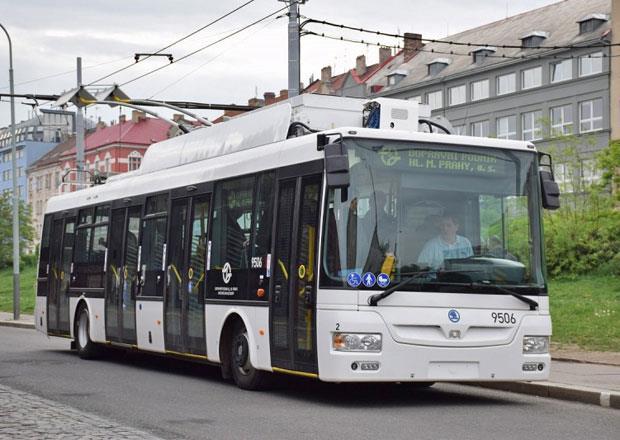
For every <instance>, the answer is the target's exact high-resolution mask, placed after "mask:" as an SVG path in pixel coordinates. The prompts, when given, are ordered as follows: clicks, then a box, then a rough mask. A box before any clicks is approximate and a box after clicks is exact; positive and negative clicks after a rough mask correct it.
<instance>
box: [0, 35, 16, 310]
mask: <svg viewBox="0 0 620 440" xmlns="http://www.w3.org/2000/svg"><path fill="white" fill-rule="evenodd" d="M0 27H1V28H2V30H3V31H4V33H5V34H6V38H7V39H8V40H9V90H10V93H11V156H12V158H11V166H12V167H13V319H14V320H15V321H17V320H18V319H19V195H18V194H17V145H16V144H15V97H14V96H13V95H14V94H15V86H14V83H13V45H12V44H11V37H10V35H9V33H8V31H7V30H6V28H5V27H4V26H2V23H0Z"/></svg>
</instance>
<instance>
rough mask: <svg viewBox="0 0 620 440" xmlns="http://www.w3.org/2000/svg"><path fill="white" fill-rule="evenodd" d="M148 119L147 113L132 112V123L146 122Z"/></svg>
mask: <svg viewBox="0 0 620 440" xmlns="http://www.w3.org/2000/svg"><path fill="white" fill-rule="evenodd" d="M145 119H146V113H144V112H141V111H140V110H133V111H132V112H131V122H133V123H134V124H137V123H138V122H140V121H144V120H145Z"/></svg>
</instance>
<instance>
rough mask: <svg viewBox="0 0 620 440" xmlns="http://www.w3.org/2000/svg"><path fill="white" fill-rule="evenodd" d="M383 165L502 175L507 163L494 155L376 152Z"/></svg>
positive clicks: (423, 151)
mask: <svg viewBox="0 0 620 440" xmlns="http://www.w3.org/2000/svg"><path fill="white" fill-rule="evenodd" d="M378 155H379V158H380V160H381V162H382V164H383V165H384V166H385V167H388V168H399V169H403V168H410V169H418V170H429V171H431V170H432V171H440V172H455V173H459V174H476V175H481V174H482V175H493V176H501V175H504V173H505V171H506V170H505V167H506V161H505V160H502V159H500V158H498V157H495V156H490V155H486V154H477V153H469V152H460V151H446V150H421V149H415V150H414V149H408V150H397V149H395V148H389V147H388V148H382V149H381V150H380V151H379V153H378Z"/></svg>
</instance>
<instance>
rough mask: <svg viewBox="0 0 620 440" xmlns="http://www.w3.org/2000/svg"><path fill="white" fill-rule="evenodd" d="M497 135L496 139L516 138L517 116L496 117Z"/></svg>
mask: <svg viewBox="0 0 620 440" xmlns="http://www.w3.org/2000/svg"><path fill="white" fill-rule="evenodd" d="M497 137H498V139H516V138H517V117H516V116H514V115H512V116H505V117H502V118H497Z"/></svg>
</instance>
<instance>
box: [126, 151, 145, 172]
mask: <svg viewBox="0 0 620 440" xmlns="http://www.w3.org/2000/svg"><path fill="white" fill-rule="evenodd" d="M141 162H142V156H141V155H140V153H138V152H137V151H132V152H131V153H129V156H128V158H127V170H128V171H134V170H137V169H138V168H140V163H141Z"/></svg>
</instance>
